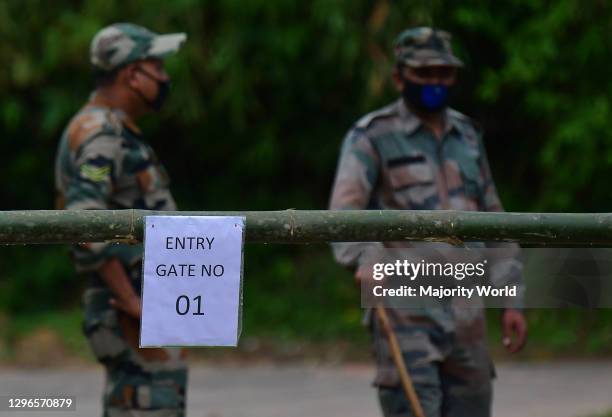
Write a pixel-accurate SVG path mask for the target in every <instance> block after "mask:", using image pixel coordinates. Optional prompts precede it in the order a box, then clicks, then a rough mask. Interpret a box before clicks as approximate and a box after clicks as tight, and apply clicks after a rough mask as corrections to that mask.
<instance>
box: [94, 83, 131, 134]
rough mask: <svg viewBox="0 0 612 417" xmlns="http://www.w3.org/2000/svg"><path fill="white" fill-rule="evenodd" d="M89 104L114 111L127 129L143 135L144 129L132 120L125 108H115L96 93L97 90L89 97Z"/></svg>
mask: <svg viewBox="0 0 612 417" xmlns="http://www.w3.org/2000/svg"><path fill="white" fill-rule="evenodd" d="M87 106H91V107H104V108H107V109H109V110H110V111H111V112H113V114H115V115H116V116H117V117H118V118H119V121H121V124H122V125H123V126H124V127H125V128H126V129H128V130H129V131H131V132H133V133H135V134H137V135H141V134H142V131H141V130H140V127H138V125H137V124H136V122H134V120H132V118H131V117H130V116H128V115H127V113H126V112H124V111H123V110H121V109H119V108H117V107H114V108H113V107H112V106H111V105H110V104H109V103H108V102H107V101H106V100H104V98H103V97H101V96H100V95H99V94H96V93H95V92H93V93H92V94H91V96H90V97H89V101H88V102H87Z"/></svg>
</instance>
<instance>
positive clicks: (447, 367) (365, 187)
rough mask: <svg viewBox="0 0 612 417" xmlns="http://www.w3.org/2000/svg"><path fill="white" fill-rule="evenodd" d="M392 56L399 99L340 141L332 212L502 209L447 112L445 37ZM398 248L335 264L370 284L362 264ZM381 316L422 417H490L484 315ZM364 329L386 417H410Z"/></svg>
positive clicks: (405, 44)
mask: <svg viewBox="0 0 612 417" xmlns="http://www.w3.org/2000/svg"><path fill="white" fill-rule="evenodd" d="M395 55H396V59H397V65H396V66H395V68H394V72H393V79H394V83H395V85H396V87H397V90H398V91H399V92H400V93H401V96H402V97H401V98H400V99H399V100H397V101H396V102H394V103H392V104H390V105H388V106H386V107H383V108H382V109H380V110H377V111H375V112H373V113H370V114H368V115H366V116H365V117H363V118H362V119H360V120H359V121H358V122H357V123H356V124H355V125H354V126H353V127H352V128H351V129H350V131H349V132H348V134H347V135H346V137H345V139H344V142H343V146H342V151H341V156H340V160H339V165H338V170H337V174H336V179H335V183H334V186H333V191H332V196H331V202H330V208H331V209H332V210H349V209H396V210H401V209H409V210H479V211H500V210H502V206H501V204H500V200H499V197H498V195H497V191H496V189H495V184H494V182H493V179H492V177H491V171H490V169H489V165H488V162H487V157H486V154H485V150H484V148H483V144H482V132H481V131H480V129H479V128H478V126H477V125H476V124H475V123H474V122H473V121H472V120H471V119H469V118H468V117H466V116H465V115H463V114H461V113H459V112H458V111H455V110H452V109H450V108H447V106H446V104H447V98H448V91H449V89H450V87H452V85H453V84H454V82H455V76H456V71H457V68H459V67H461V66H463V64H462V62H461V61H460V60H459V59H458V58H457V57H456V56H454V55H453V53H452V50H451V46H450V35H449V34H448V33H446V32H443V31H440V30H436V29H432V28H427V27H420V28H414V29H408V30H406V31H404V32H402V33H401V34H400V35H399V36H398V38H397V40H396V42H395ZM401 245H402V244H401V243H400V244H385V245H383V244H382V243H338V244H334V246H333V248H334V255H335V257H336V259H337V261H338V262H339V263H341V264H343V265H346V266H354V267H356V278H357V279H362V280H364V279H371V276H372V270H371V267H369V266H368V265H371V263H370V262H371V260H366V259H368V258H370V257H371V256H373V255H372V254H373V253H376V251H380V249H381V248H384V247H397V246H401ZM404 245H405V244H404ZM418 245H419V244H416V243H415V244H412V246H413V247H414V246H418ZM422 245H426V243H423V244H422ZM405 246H410V245H405ZM374 256H376V255H374ZM520 269H521V265H520V263H519V262H515V264H512V263H511V264H509V265H506V268H505V269H503V268H502V271H505V272H503V273H504V274H506V275H507V276H508V277H511V276H512V277H516V276H517V275H518V276H519V277H520V276H521V273H520ZM517 271H518V273H517ZM515 303H516V304H514V305H508V306H507V307H508V308H506V309H505V310H504V312H503V314H502V322H503V323H502V324H503V331H504V344H505V345H506V347H507V349H508V350H509V351H511V352H515V351H518V350H520V349H521V348H522V346H523V344H524V342H525V338H526V323H525V320H524V318H523V315H522V313H521V312H520V310H519V307H520V302H517V301H516V300H515ZM388 315H389V317H390V319H391V321H392V326H393V328H394V331H395V333H396V336H397V338H398V340H399V343H400V346H401V349H402V353H403V356H404V359H405V361H406V364H407V367H408V371H409V373H410V374H411V376H412V379H413V382H414V385H415V389H416V391H417V394H418V396H419V399H420V402H421V404H422V407H423V409H424V412H425V414H426V415H427V416H428V417H434V416H435V417H441V416H444V417H460V416H461V417H480V416H483V417H484V416H489V415H490V412H491V394H492V391H491V378H492V376H493V374H494V370H493V366H492V363H491V360H490V358H489V354H488V350H487V346H486V341H485V316H484V311H483V310H482V309H475V310H474V309H469V308H463V309H461V308H457V306H456V305H455V304H451V305H450V306H447V307H446V308H444V307H443V306H439V307H438V308H433V309H431V308H430V309H428V308H422V309H418V310H415V309H399V308H392V309H388ZM366 317H369V315H366ZM367 322H368V323H369V325H370V329H371V332H372V337H373V342H374V352H375V357H376V360H377V375H376V379H375V381H374V384H375V385H376V386H377V387H378V393H379V400H380V404H381V408H382V410H383V413H384V415H385V416H389V417H391V416H394V417H395V416H410V415H412V411H411V408H410V405H409V403H408V401H407V399H406V397H405V395H404V392H403V390H402V388H401V386H400V379H399V374H398V371H397V369H396V367H395V365H394V364H393V362H392V359H391V356H390V350H389V345H388V343H387V339H386V337H385V335H384V334H383V331H382V329H381V326H380V323H378V322H377V320H374V319H372V318H370V319H369V320H367ZM513 336H514V339H513Z"/></svg>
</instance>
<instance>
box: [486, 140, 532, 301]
mask: <svg viewBox="0 0 612 417" xmlns="http://www.w3.org/2000/svg"><path fill="white" fill-rule="evenodd" d="M480 155H481V160H480V170H481V172H482V176H483V178H484V188H483V195H482V199H481V201H482V206H481V207H480V210H482V211H504V208H503V206H502V204H501V200H500V199H499V196H498V194H497V188H496V187H495V181H493V175H492V174H491V167H490V166H489V161H488V159H487V153H486V150H485V148H484V145H483V141H482V139H481V140H480ZM487 247H489V248H495V249H497V250H496V252H497V253H498V254H499V256H496V258H497V259H494V260H492V262H491V263H490V268H491V269H490V271H491V283H492V284H493V285H495V286H496V287H504V286H506V285H510V286H516V288H517V296H516V297H511V298H509V299H507V300H506V308H514V309H520V308H522V307H523V302H524V294H525V285H524V283H523V262H522V256H521V248H520V246H519V245H517V244H516V243H488V244H487Z"/></svg>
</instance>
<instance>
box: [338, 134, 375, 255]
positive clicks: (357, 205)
mask: <svg viewBox="0 0 612 417" xmlns="http://www.w3.org/2000/svg"><path fill="white" fill-rule="evenodd" d="M379 172H380V161H379V157H378V154H377V153H376V150H375V149H374V147H373V146H372V143H371V141H370V139H369V138H368V137H367V136H366V135H365V133H364V131H363V130H362V129H360V128H353V129H351V130H350V131H349V132H348V134H347V135H346V137H345V138H344V142H343V144H342V150H341V152H340V160H339V162H338V169H337V172H336V178H335V180H334V185H333V189H332V193H331V199H330V204H329V208H330V210H360V209H365V208H367V207H368V205H369V203H370V199H371V195H372V189H373V188H374V186H375V185H376V182H377V180H378V175H379ZM380 248H382V243H380V242H347V243H333V244H332V249H333V252H334V257H335V258H336V261H337V262H338V263H340V264H342V265H344V266H358V265H359V264H360V263H362V262H364V259H365V258H366V254H367V253H368V252H370V251H375V250H377V249H380Z"/></svg>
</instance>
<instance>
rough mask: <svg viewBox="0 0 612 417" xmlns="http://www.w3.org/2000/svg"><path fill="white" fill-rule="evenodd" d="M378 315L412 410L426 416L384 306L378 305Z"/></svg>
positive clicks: (416, 416) (416, 413)
mask: <svg viewBox="0 0 612 417" xmlns="http://www.w3.org/2000/svg"><path fill="white" fill-rule="evenodd" d="M376 316H377V317H378V319H379V320H380V323H381V324H382V327H383V330H384V332H385V335H386V336H387V339H388V340H389V346H390V348H391V357H392V358H393V362H394V363H395V366H396V367H397V369H398V371H399V374H400V380H401V382H402V387H403V388H404V392H405V393H406V397H407V398H408V401H409V402H410V407H411V408H412V412H413V413H414V415H415V417H425V413H423V408H421V402H420V401H419V397H418V396H417V394H416V391H415V390H414V385H413V384H412V378H410V374H409V373H408V368H407V367H406V362H405V361H404V357H403V356H402V350H401V349H400V345H399V342H398V341H397V337H396V336H395V333H394V332H393V328H392V327H391V323H390V322H389V317H388V316H387V312H386V311H385V309H384V307H381V306H378V307H376Z"/></svg>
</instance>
